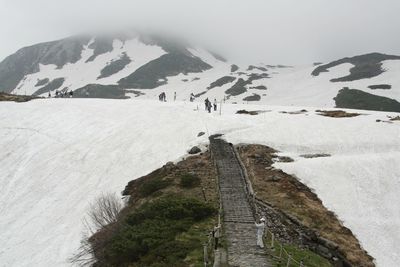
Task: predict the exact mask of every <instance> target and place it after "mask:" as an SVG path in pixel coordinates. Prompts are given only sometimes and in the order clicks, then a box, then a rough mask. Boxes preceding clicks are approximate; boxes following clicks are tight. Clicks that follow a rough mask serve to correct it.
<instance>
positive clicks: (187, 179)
mask: <svg viewBox="0 0 400 267" xmlns="http://www.w3.org/2000/svg"><path fill="white" fill-rule="evenodd" d="M180 185H181V186H182V187H184V188H192V187H195V186H198V185H200V178H199V177H198V176H196V175H193V174H190V173H186V174H184V175H182V176H181V181H180Z"/></svg>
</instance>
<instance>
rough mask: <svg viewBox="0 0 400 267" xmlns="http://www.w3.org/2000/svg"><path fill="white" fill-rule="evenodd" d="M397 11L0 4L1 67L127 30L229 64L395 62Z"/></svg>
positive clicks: (285, 5)
mask: <svg viewBox="0 0 400 267" xmlns="http://www.w3.org/2000/svg"><path fill="white" fill-rule="evenodd" d="M398 10H400V2H399V1H396V0H382V1H373V0H350V1H349V0H337V1H321V0H305V1H297V0H249V1H236V0H235V1H228V0H220V1H211V0H203V1H188V0H185V1H184V0H169V1H161V0H146V1H144V0H134V1H126V0H115V1H112V2H110V1H105V0H85V1H78V0H69V1H66V0H59V1H51V0H37V1H29V0H20V1H11V0H0V23H1V24H0V25H2V26H1V27H0V35H1V36H2V45H1V47H0V60H2V59H4V58H5V57H7V56H8V55H10V54H12V53H14V52H16V51H17V50H18V49H19V48H21V47H24V46H29V45H32V44H35V43H39V42H44V41H52V40H56V39H60V38H65V37H68V36H71V35H76V34H79V33H88V32H94V31H95V32H98V31H112V30H115V29H126V28H138V29H141V30H144V31H158V32H162V33H164V34H168V35H178V36H180V37H182V38H185V39H188V40H189V41H192V42H194V43H196V44H199V43H202V44H204V45H206V46H209V47H211V48H212V49H214V50H215V51H217V52H219V53H222V54H223V55H225V56H226V57H227V58H228V59H231V60H232V61H235V62H246V63H249V62H255V63H257V62H265V63H268V64H278V63H279V64H305V63H312V62H314V61H323V62H328V61H331V60H335V59H337V58H342V57H345V56H354V55H358V54H364V53H369V52H382V53H387V54H400V36H399V35H398V32H399V25H400V17H399V16H398V15H397V12H398Z"/></svg>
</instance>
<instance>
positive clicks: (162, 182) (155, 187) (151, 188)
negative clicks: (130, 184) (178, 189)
mask: <svg viewBox="0 0 400 267" xmlns="http://www.w3.org/2000/svg"><path fill="white" fill-rule="evenodd" d="M171 183H172V182H171V181H170V180H168V179H162V177H155V178H153V179H151V180H148V181H145V182H144V183H143V184H141V185H140V187H139V190H138V191H139V194H140V196H141V197H147V196H150V195H151V194H153V193H155V192H157V191H159V190H161V189H164V188H166V187H168V186H169V185H170V184H171Z"/></svg>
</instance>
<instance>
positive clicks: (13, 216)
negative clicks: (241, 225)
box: [0, 96, 400, 267]
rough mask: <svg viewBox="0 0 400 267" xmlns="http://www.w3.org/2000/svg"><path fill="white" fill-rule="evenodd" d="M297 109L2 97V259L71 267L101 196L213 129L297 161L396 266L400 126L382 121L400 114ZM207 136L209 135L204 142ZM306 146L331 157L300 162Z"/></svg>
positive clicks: (288, 168) (380, 260)
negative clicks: (332, 114) (211, 109)
mask: <svg viewBox="0 0 400 267" xmlns="http://www.w3.org/2000/svg"><path fill="white" fill-rule="evenodd" d="M171 97H172V96H171ZM171 97H170V98H171ZM197 106H198V107H199V110H197ZM239 109H247V110H271V111H270V112H265V113H261V114H260V115H257V116H247V115H237V114H235V112H236V111H237V110H239ZM300 109H303V107H284V106H270V105H258V106H257V105H231V104H224V105H223V107H222V116H220V115H219V113H212V114H208V113H206V112H205V111H204V107H203V103H202V102H195V103H188V102H181V101H176V102H167V103H160V102H158V101H150V100H99V99H45V100H35V101H31V102H28V103H23V104H19V103H5V102H3V103H1V105H0V148H1V150H0V184H1V187H0V214H1V217H0V229H2V231H0V266H69V264H68V262H67V258H68V257H70V256H71V255H72V254H73V253H74V252H75V251H76V249H77V248H78V246H79V241H80V238H81V234H82V230H83V224H82V219H83V217H84V215H85V212H86V211H87V208H88V206H89V204H90V202H91V201H93V199H94V198H95V197H96V196H98V195H100V194H101V193H103V192H117V193H119V192H121V191H122V190H123V189H124V187H125V185H126V184H127V183H128V182H129V181H130V180H132V179H135V178H138V177H140V176H142V175H145V174H147V173H149V172H151V171H153V170H154V169H156V168H159V167H161V166H162V165H163V164H165V163H166V162H168V161H178V160H179V159H181V158H182V157H184V156H186V155H187V151H188V150H189V149H190V148H191V147H192V146H194V145H201V146H204V145H206V144H207V142H208V139H207V138H208V135H211V134H214V133H224V134H225V137H224V138H226V139H227V140H228V141H229V142H233V143H235V144H238V143H259V144H265V145H268V146H271V147H273V148H275V149H278V150H279V151H280V153H282V154H283V155H288V156H291V157H292V158H294V159H295V161H294V162H292V163H275V165H274V166H275V167H276V168H281V169H283V170H284V171H285V172H288V173H290V174H294V175H296V176H297V177H298V178H299V179H300V180H301V181H302V182H304V183H305V184H307V185H308V186H309V187H311V188H312V189H313V190H315V192H316V193H317V194H318V196H319V197H320V198H321V200H322V201H323V203H324V205H325V206H326V207H327V208H328V209H330V210H332V211H333V212H335V213H336V214H337V215H338V217H339V219H340V220H341V221H343V223H344V225H345V226H347V227H349V228H350V229H351V230H352V231H353V233H354V234H355V235H356V236H357V238H358V239H359V240H360V242H361V244H362V246H363V247H364V248H365V249H366V250H367V251H368V252H369V253H370V254H371V255H372V256H373V257H374V258H376V262H377V265H378V266H385V267H386V266H389V267H391V266H393V267H394V266H397V265H398V264H397V263H398V262H400V254H399V252H398V249H397V246H396V244H398V243H399V242H400V234H399V231H398V228H399V227H400V221H399V218H400V208H399V203H400V195H398V194H397V192H399V191H400V178H399V177H400V167H399V166H400V152H399V151H400V123H399V122H394V123H392V124H389V123H382V122H381V123H377V122H375V121H376V119H381V120H387V117H386V116H387V115H397V114H394V113H392V114H390V113H382V112H369V111H359V112H360V113H363V114H365V115H362V116H359V117H354V118H327V117H322V116H319V115H316V114H315V113H314V112H313V111H314V109H316V108H306V109H307V110H309V112H308V113H307V114H300V115H291V114H282V113H280V111H294V110H300ZM200 131H204V132H206V133H207V134H206V135H205V136H202V137H200V138H198V137H197V134H198V132H200ZM310 153H329V154H331V155H332V156H331V157H327V158H315V159H304V158H301V157H300V155H301V154H310Z"/></svg>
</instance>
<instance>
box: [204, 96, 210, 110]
mask: <svg viewBox="0 0 400 267" xmlns="http://www.w3.org/2000/svg"><path fill="white" fill-rule="evenodd" d="M209 102H210V100H208V98H206V100H204V105H205V109H206V110H208V103H209Z"/></svg>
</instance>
